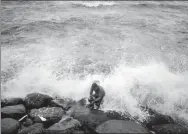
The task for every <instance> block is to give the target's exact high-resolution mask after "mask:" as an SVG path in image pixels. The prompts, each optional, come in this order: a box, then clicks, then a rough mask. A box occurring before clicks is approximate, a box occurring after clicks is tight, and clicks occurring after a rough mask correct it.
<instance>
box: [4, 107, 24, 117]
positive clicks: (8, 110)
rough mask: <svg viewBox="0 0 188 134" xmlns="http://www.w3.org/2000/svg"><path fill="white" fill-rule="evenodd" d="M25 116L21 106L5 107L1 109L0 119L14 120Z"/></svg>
mask: <svg viewBox="0 0 188 134" xmlns="http://www.w3.org/2000/svg"><path fill="white" fill-rule="evenodd" d="M25 114H26V109H25V106H24V105H23V104H19V105H15V106H6V107H3V108H2V109H1V117H2V118H6V117H10V118H15V119H19V118H21V117H22V116H24V115H25Z"/></svg>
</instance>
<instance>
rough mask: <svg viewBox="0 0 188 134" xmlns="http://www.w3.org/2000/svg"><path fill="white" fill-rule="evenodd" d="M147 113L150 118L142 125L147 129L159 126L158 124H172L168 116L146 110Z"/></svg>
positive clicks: (172, 121)
mask: <svg viewBox="0 0 188 134" xmlns="http://www.w3.org/2000/svg"><path fill="white" fill-rule="evenodd" d="M148 113H149V114H150V116H149V117H148V118H147V120H146V121H145V122H143V124H144V125H145V126H146V127H147V128H148V129H149V130H151V129H152V125H160V124H174V120H173V119H172V118H171V117H170V116H168V115H163V114H160V113H158V112H157V111H155V110H153V109H150V108H149V109H148Z"/></svg>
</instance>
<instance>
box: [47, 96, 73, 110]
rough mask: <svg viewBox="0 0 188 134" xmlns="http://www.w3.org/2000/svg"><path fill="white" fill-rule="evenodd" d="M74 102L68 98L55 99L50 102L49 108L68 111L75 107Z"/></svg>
mask: <svg viewBox="0 0 188 134" xmlns="http://www.w3.org/2000/svg"><path fill="white" fill-rule="evenodd" d="M75 104H76V101H74V100H72V99H69V98H61V99H55V100H52V101H51V102H50V106H54V107H61V108H63V109H64V110H68V109H69V108H71V106H73V105H75Z"/></svg>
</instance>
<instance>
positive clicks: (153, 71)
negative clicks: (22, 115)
mask: <svg viewBox="0 0 188 134" xmlns="http://www.w3.org/2000/svg"><path fill="white" fill-rule="evenodd" d="M87 3H88V4H85V5H86V6H88V7H93V6H94V7H96V8H91V9H90V8H84V7H75V6H73V5H75V4H78V5H79V4H80V3H72V2H61V4H59V3H58V2H46V3H43V2H25V3H20V2H12V3H9V2H4V3H3V4H2V6H3V8H2V9H3V20H2V25H3V28H2V29H3V30H2V31H3V32H2V61H1V62H2V66H1V74H2V75H1V81H2V85H1V88H2V94H1V97H3V98H6V97H25V95H26V94H28V93H31V92H42V93H47V94H49V95H52V96H56V95H60V96H65V97H70V98H72V99H75V100H79V99H81V98H83V97H87V96H88V95H89V90H90V87H91V84H92V82H93V81H94V80H99V81H100V84H101V85H102V86H103V87H104V89H105V91H106V96H105V101H104V104H103V106H102V108H103V109H104V110H108V109H113V110H121V111H128V112H129V113H130V114H131V115H132V116H137V117H139V118H140V119H141V120H142V119H145V118H146V117H147V113H144V112H142V111H141V109H140V106H141V105H146V104H147V105H148V106H150V107H152V108H154V109H156V110H157V111H159V112H161V113H164V114H168V115H171V116H178V117H179V118H181V119H183V120H186V121H188V118H187V117H188V105H187V104H188V94H187V92H188V90H187V87H188V83H187V82H186V80H187V79H188V71H187V69H188V60H187V59H188V55H187V52H188V49H187V48H188V47H187V38H186V37H187V36H188V35H187V33H186V32H185V31H186V28H187V26H188V22H187V21H186V19H185V18H186V17H187V16H188V15H187V12H186V11H185V10H186V9H184V8H183V7H184V6H187V5H188V4H187V3H186V4H187V5H186V4H182V3H181V2H180V3H177V2H176V3H171V4H172V5H170V4H169V3H162V4H161V3H159V2H156V3H155V2H152V4H153V6H151V5H152V4H148V3H146V5H147V6H146V5H143V4H142V3H141V4H140V3H136V4H135V3H131V2H121V4H119V5H118V3H114V2H112V3H111V4H109V3H101V2H96V3H91V2H87ZM82 4H83V3H82ZM101 4H102V5H103V6H104V7H100V10H98V9H97V7H98V6H99V5H101ZM113 4H116V6H115V7H109V5H113ZM161 5H163V6H161ZM164 5H165V6H164ZM105 6H108V7H109V8H105ZM125 7H126V8H125ZM167 7H168V8H167ZM178 7H182V8H178ZM13 11H14V12H13ZM146 11H147V12H146ZM170 11H171V12H172V13H170ZM36 14H37V15H38V16H36ZM133 16H134V17H133ZM156 18H157V19H156ZM7 22H8V23H7ZM143 33H144V34H143Z"/></svg>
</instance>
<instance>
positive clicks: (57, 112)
mask: <svg viewBox="0 0 188 134" xmlns="http://www.w3.org/2000/svg"><path fill="white" fill-rule="evenodd" d="M64 114H65V112H64V111H63V110H62V108H60V107H43V108H39V109H32V110H31V112H30V113H29V115H30V117H31V118H32V119H33V120H34V121H35V122H37V123H42V122H43V123H44V124H45V126H49V125H52V124H54V123H57V122H58V121H60V120H61V118H62V116H63V115H64Z"/></svg>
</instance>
